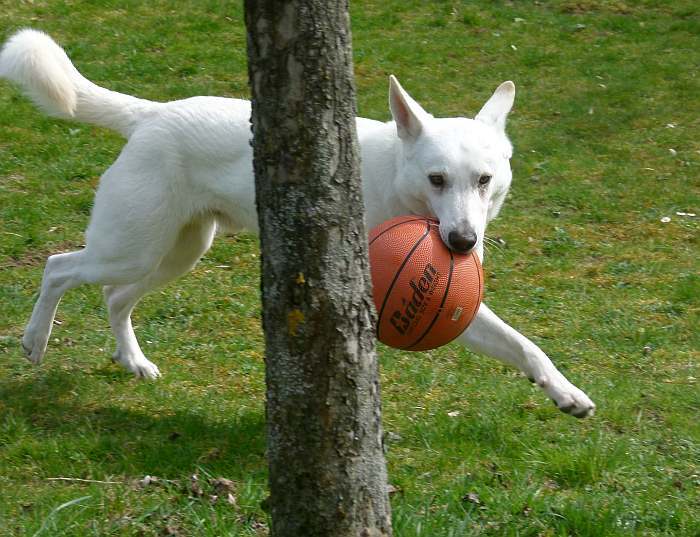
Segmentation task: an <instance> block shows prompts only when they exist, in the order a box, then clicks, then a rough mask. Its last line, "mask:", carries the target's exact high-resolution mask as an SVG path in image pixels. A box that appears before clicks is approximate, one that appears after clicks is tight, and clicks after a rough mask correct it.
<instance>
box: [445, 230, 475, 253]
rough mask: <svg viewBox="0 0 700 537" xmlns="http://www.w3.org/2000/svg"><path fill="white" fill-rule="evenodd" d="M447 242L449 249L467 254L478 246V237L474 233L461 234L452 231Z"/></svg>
mask: <svg viewBox="0 0 700 537" xmlns="http://www.w3.org/2000/svg"><path fill="white" fill-rule="evenodd" d="M447 241H448V242H449V245H448V246H449V247H450V248H451V249H452V250H454V251H455V252H459V253H462V254H466V253H467V252H469V251H470V250H471V249H472V248H474V245H475V244H476V241H477V237H476V233H474V232H473V231H471V230H470V231H467V232H466V233H460V232H459V231H450V233H449V235H447Z"/></svg>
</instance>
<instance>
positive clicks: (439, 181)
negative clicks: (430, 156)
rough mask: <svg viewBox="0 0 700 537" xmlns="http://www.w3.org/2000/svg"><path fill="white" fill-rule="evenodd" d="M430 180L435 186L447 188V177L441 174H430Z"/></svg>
mask: <svg viewBox="0 0 700 537" xmlns="http://www.w3.org/2000/svg"><path fill="white" fill-rule="evenodd" d="M428 179H430V184H431V185H433V186H445V176H444V175H443V174H441V173H431V174H428Z"/></svg>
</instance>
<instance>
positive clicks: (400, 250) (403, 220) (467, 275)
mask: <svg viewBox="0 0 700 537" xmlns="http://www.w3.org/2000/svg"><path fill="white" fill-rule="evenodd" d="M438 225H439V223H438V221H437V220H434V219H432V218H426V217H422V216H398V217H396V218H392V219H391V220H387V221H386V222H384V223H382V224H380V225H378V226H377V227H375V228H374V229H372V231H371V232H370V234H369V262H370V270H371V275H372V286H373V291H372V293H373V298H374V304H375V306H376V308H377V314H378V320H377V338H378V339H379V341H381V342H382V343H384V344H386V345H389V346H390V347H394V348H397V349H403V350H410V351H424V350H429V349H435V348H437V347H441V346H442V345H445V344H446V343H449V342H450V341H452V340H453V339H454V338H456V337H457V336H458V335H459V334H461V333H462V332H463V331H464V330H465V329H466V328H467V326H469V323H471V321H472V319H474V316H475V315H476V312H477V310H478V309H479V304H481V299H482V297H483V291H484V277H483V272H482V270H481V263H480V262H479V258H478V256H477V255H476V252H474V251H472V252H470V253H468V254H459V253H456V252H453V251H452V250H450V249H449V248H448V247H447V246H445V243H444V242H442V239H441V238H440V232H439V228H438Z"/></svg>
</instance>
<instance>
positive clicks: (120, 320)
mask: <svg viewBox="0 0 700 537" xmlns="http://www.w3.org/2000/svg"><path fill="white" fill-rule="evenodd" d="M215 231H216V223H215V220H214V219H213V217H201V218H198V219H196V220H194V221H192V222H190V223H189V224H188V225H186V226H185V227H184V228H183V229H182V230H181V231H180V233H179V234H178V238H177V241H176V243H175V245H174V246H173V247H172V249H171V250H170V252H168V254H167V255H165V257H163V259H162V261H161V262H160V264H159V265H158V267H157V268H156V269H155V270H154V271H153V272H152V273H150V274H149V275H148V276H146V277H145V278H143V279H142V280H139V281H138V282H135V283H132V284H129V285H117V286H113V285H110V286H105V287H104V289H103V290H104V295H105V300H106V301H107V307H108V309H109V323H110V325H111V327H112V332H113V333H114V337H115V338H116V340H117V349H116V351H115V353H114V355H113V359H114V361H115V362H118V363H119V364H121V365H122V366H124V367H125V368H126V369H128V370H129V371H131V372H132V373H133V374H134V375H136V376H137V377H144V378H156V377H159V376H160V372H159V371H158V367H157V366H156V365H155V364H153V363H152V362H151V361H149V360H148V359H147V358H146V357H145V356H144V354H143V352H142V351H141V348H140V346H139V343H138V340H137V339H136V334H135V333H134V329H133V327H132V325H131V312H132V311H133V309H134V307H135V306H136V304H137V303H138V301H139V300H140V299H141V297H143V296H144V295H145V294H146V293H148V292H149V291H151V290H153V289H155V288H156V287H160V286H162V285H164V284H166V283H167V282H169V281H171V280H173V279H175V278H177V277H178V276H181V275H183V274H185V273H187V272H189V271H190V270H191V269H192V268H193V267H194V266H195V264H196V263H197V261H199V259H200V257H202V255H203V254H204V253H205V252H206V251H207V250H208V249H209V247H210V246H211V242H212V240H213V238H214V234H215Z"/></svg>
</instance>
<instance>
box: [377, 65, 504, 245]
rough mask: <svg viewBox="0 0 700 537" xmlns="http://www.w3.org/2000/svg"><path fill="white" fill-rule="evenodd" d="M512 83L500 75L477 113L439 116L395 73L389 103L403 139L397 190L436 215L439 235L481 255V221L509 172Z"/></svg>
mask: <svg viewBox="0 0 700 537" xmlns="http://www.w3.org/2000/svg"><path fill="white" fill-rule="evenodd" d="M514 98H515V86H514V85H513V83H512V82H504V83H503V84H501V85H500V86H498V88H497V89H496V91H495V92H494V94H493V95H492V96H491V98H490V99H489V100H488V101H487V102H486V104H485V105H484V106H483V108H482V109H481V111H480V112H479V113H478V114H477V115H476V117H475V118H474V119H467V118H445V119H436V118H434V117H433V116H431V115H430V114H428V113H427V112H426V111H425V110H423V108H421V106H420V105H419V104H418V103H417V102H415V101H414V100H413V99H412V98H411V96H410V95H408V93H406V92H405V91H404V89H403V88H402V87H401V85H400V84H399V82H398V81H397V80H396V78H394V77H393V76H392V77H391V79H390V91H389V104H390V107H391V113H392V115H393V117H394V121H395V122H396V129H397V132H398V135H399V138H400V140H401V147H402V151H401V155H400V156H399V159H398V168H399V169H398V170H397V171H398V173H397V180H398V181H399V188H398V192H399V195H400V196H402V197H403V199H402V200H401V201H402V203H403V204H404V205H406V206H407V207H409V208H410V210H412V211H413V212H415V213H416V214H427V215H431V216H434V217H436V218H437V219H438V220H440V236H441V237H442V240H443V241H444V242H445V244H446V245H447V246H449V247H450V248H451V249H452V250H454V251H457V252H463V253H466V252H469V251H471V250H473V249H476V251H477V253H478V254H479V257H481V258H483V245H484V233H485V230H486V224H487V223H488V222H489V221H490V220H491V219H492V218H493V217H495V216H496V214H498V211H499V210H500V208H501V205H502V204H503V200H504V199H505V196H506V193H507V192H508V188H509V187H510V182H511V178H512V173H511V169H510V157H511V156H512V152H513V149H512V146H511V144H510V141H509V140H508V137H507V136H506V133H505V124H506V116H507V115H508V112H510V109H511V107H512V106H513V99H514Z"/></svg>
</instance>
